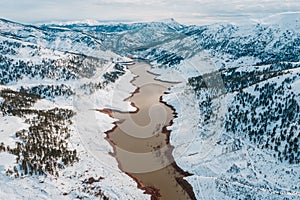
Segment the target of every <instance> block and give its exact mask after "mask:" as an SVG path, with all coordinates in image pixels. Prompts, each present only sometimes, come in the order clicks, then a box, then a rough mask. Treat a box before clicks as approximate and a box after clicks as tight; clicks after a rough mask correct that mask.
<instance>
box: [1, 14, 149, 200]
mask: <svg viewBox="0 0 300 200" xmlns="http://www.w3.org/2000/svg"><path fill="white" fill-rule="evenodd" d="M0 34H1V36H0V49H1V50H0V52H1V53H0V66H1V67H0V108H1V111H0V132H1V133H0V135H1V137H0V160H1V161H0V171H1V173H0V182H1V186H4V185H5V187H0V197H1V199H2V198H4V199H32V198H39V199H52V198H57V199H74V198H78V199H82V198H101V199H108V197H109V198H110V199H119V198H121V197H122V198H124V199H127V198H129V197H128V196H129V195H130V197H134V198H138V199H145V198H147V195H144V194H143V192H142V191H141V190H137V189H136V183H135V182H134V181H133V180H131V179H130V178H129V177H127V176H126V175H125V174H123V173H122V172H121V171H120V170H119V168H118V164H117V162H116V160H115V158H113V157H112V156H110V155H109V152H111V151H112V148H111V146H110V145H109V143H108V142H107V141H106V140H105V134H104V132H105V131H107V130H109V129H110V128H111V127H112V126H113V125H112V122H113V119H111V118H109V117H107V116H106V115H105V114H102V113H99V112H97V111H95V110H93V109H96V108H97V109H101V108H104V107H105V106H107V105H110V104H111V100H110V96H112V95H115V97H117V99H118V98H119V99H120V100H119V101H120V103H119V104H114V106H118V105H119V106H120V107H121V109H126V108H127V107H128V109H130V107H129V105H127V104H126V103H122V101H121V100H122V99H124V98H126V97H127V96H126V95H127V94H128V93H130V92H131V90H134V89H135V88H134V87H133V86H132V85H131V84H130V83H129V81H130V80H131V79H132V78H133V75H132V74H131V73H130V72H129V71H128V70H126V69H125V68H124V66H122V65H120V64H118V62H121V61H126V62H127V61H128V59H127V58H123V57H121V56H118V55H116V54H114V53H112V52H110V51H102V50H101V42H100V41H99V40H97V39H94V38H92V37H90V36H87V35H85V34H83V33H80V32H75V31H66V30H63V29H49V28H44V29H42V28H38V27H35V26H28V25H22V24H18V23H14V22H10V21H7V20H1V25H0ZM120 76H122V78H120ZM119 85H128V86H127V88H124V90H120V91H119V93H118V92H114V88H115V87H118V88H119ZM127 90H129V91H127ZM87 116H91V119H90V120H89V122H90V123H91V124H88V123H84V124H83V123H81V122H82V121H85V120H82V119H86V117H87ZM99 133H101V134H99ZM82 138H83V139H82ZM95 141H96V142H95ZM87 146H88V147H90V148H91V149H96V150H97V151H96V153H97V154H96V153H95V152H93V151H92V152H88V151H87V148H86V147H87ZM95 147H97V148H95ZM99 149H101V151H100V152H99ZM90 151H91V150H90ZM99 157H100V158H101V160H100V161H99ZM110 174H114V176H110ZM27 187H30V191H29V192H28V191H27V189H28V188H27ZM26 188H27V189H26ZM37 188H39V189H37ZM131 190H132V191H131ZM25 191H26V192H25ZM129 191H130V192H129Z"/></svg>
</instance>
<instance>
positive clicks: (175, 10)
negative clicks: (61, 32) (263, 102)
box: [0, 0, 300, 24]
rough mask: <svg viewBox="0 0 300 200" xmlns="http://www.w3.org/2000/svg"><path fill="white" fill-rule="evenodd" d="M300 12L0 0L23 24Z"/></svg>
mask: <svg viewBox="0 0 300 200" xmlns="http://www.w3.org/2000/svg"><path fill="white" fill-rule="evenodd" d="M279 13H300V0H181V1H179V0H0V17H1V18H6V19H10V20H14V21H18V22H23V23H43V22H53V21H56V22H57V21H74V20H85V19H90V20H100V21H155V20H163V19H168V18H174V19H175V20H177V21H179V22H181V23H185V24H207V23H212V22H224V21H225V22H241V21H244V20H245V21H249V20H253V21H255V20H261V19H263V18H265V17H268V16H273V15H278V14H279Z"/></svg>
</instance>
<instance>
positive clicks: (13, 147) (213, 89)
mask: <svg viewBox="0 0 300 200" xmlns="http://www.w3.org/2000/svg"><path fill="white" fill-rule="evenodd" d="M269 20H270V21H272V23H269V22H267V21H266V22H265V23H264V24H254V25H253V24H249V25H240V26H236V25H232V24H224V23H222V24H212V25H206V26H185V25H181V24H179V23H177V22H176V21H174V20H169V21H165V22H152V23H132V24H113V25H87V24H67V25H58V24H48V25H47V24H46V25H42V26H39V27H37V26H29V25H22V24H19V23H15V22H10V21H7V20H0V66H1V67H0V84H1V85H0V102H1V103H0V107H1V111H0V118H1V121H0V134H1V135H3V136H1V137H0V138H1V139H0V144H1V145H0V158H1V159H0V160H1V161H0V170H1V172H2V173H1V175H0V177H1V178H0V183H4V182H5V183H6V184H7V185H8V187H7V188H2V187H0V195H3V196H4V197H7V198H8V196H5V195H7V194H9V193H14V195H15V196H14V197H15V198H20V197H22V195H23V197H24V196H25V197H26V198H30V197H32V196H35V197H39V198H44V199H47V198H58V199H65V198H66V199H73V198H95V197H101V198H102V199H106V198H109V199H149V198H150V197H149V196H148V195H145V194H143V191H142V190H140V189H137V188H136V183H135V182H134V181H133V180H132V179H131V178H130V177H128V176H127V175H126V174H124V173H122V172H121V171H120V170H119V168H118V163H117V161H116V160H115V159H114V157H112V156H110V155H109V153H110V152H112V147H111V146H110V144H109V143H108V142H107V141H106V140H105V135H104V132H105V131H107V130H109V129H111V128H112V127H113V124H112V123H113V122H114V121H115V119H112V118H110V117H108V116H106V115H104V114H102V113H99V112H95V109H97V110H100V109H103V108H113V109H117V110H120V111H134V110H135V108H134V107H132V106H131V105H130V103H129V102H124V101H123V100H124V99H125V98H127V97H128V96H130V95H131V93H132V92H133V91H134V90H135V89H136V88H135V87H134V86H133V85H132V84H131V83H130V81H132V79H133V77H134V75H133V74H131V73H130V72H129V71H128V70H127V69H126V67H125V66H123V65H122V64H124V62H130V60H129V59H128V58H126V57H123V56H132V57H135V58H143V59H147V60H149V61H150V62H151V64H152V65H153V68H152V70H151V72H153V73H155V74H160V76H159V77H158V79H160V80H166V81H174V82H180V83H178V84H176V85H175V86H174V87H172V88H170V90H169V92H168V93H167V94H165V95H164V96H163V100H164V101H165V102H166V103H167V104H169V105H171V106H173V107H174V109H175V110H176V113H177V118H176V119H175V120H174V121H173V124H172V125H171V126H169V127H168V128H167V129H169V130H171V131H172V132H171V135H170V144H171V145H172V146H173V147H174V150H173V157H174V159H175V161H176V163H177V165H178V166H179V167H180V168H181V169H183V170H184V171H186V172H188V173H190V174H191V176H189V177H187V178H185V179H186V180H187V181H188V182H189V183H190V184H191V185H192V187H193V190H194V193H195V195H196V198H197V199H238V198H239V199H270V200H271V199H299V198H300V185H299V182H300V168H299V164H300V138H299V137H300V132H299V130H300V114H299V109H300V98H299V97H300V96H299V95H300V89H299V88H300V78H299V77H300V60H299V58H300V49H299V48H300V39H299V38H300V29H299V27H300V21H299V20H298V18H296V17H288V16H284V17H282V18H276V19H269ZM112 98H113V101H114V102H112V101H111V99H112ZM33 143H34V144H38V145H32V144H33ZM52 182H54V183H52ZM39 183H43V184H42V185H43V186H40V185H39ZM24 185H30V186H33V187H30V188H41V187H42V188H43V189H41V191H40V190H39V189H31V191H32V194H22V191H24V190H25V187H26V186H24ZM18 187H21V190H20V191H16V189H15V188H18ZM22 189H24V190H22ZM26 195H27V196H26ZM30 195H32V196H30Z"/></svg>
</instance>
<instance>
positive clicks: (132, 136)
mask: <svg viewBox="0 0 300 200" xmlns="http://www.w3.org/2000/svg"><path fill="white" fill-rule="evenodd" d="M150 68H151V66H150V65H149V64H147V63H145V62H138V63H136V64H134V65H131V66H129V67H128V69H129V70H130V71H131V72H132V73H133V74H135V75H137V77H136V78H135V79H134V80H133V81H132V84H134V85H135V86H137V87H138V89H137V90H136V91H135V92H134V93H133V94H132V96H131V97H129V98H128V99H126V101H130V102H132V105H134V106H135V107H137V108H138V110H137V112H130V113H129V112H128V113H127V112H126V113H124V112H123V113H122V112H118V111H111V110H106V111H104V112H106V113H107V112H109V114H110V115H111V116H112V117H113V118H116V119H119V121H118V122H117V123H115V125H116V126H115V127H114V129H112V130H111V131H108V132H107V139H108V141H109V142H110V143H111V144H112V145H113V147H114V156H115V157H116V159H117V160H118V163H119V167H120V169H121V170H122V171H124V172H125V173H126V174H128V175H129V176H130V177H132V178H133V179H134V180H135V181H136V182H137V183H138V187H139V188H140V189H143V190H145V192H146V193H148V194H151V199H162V200H177V199H178V200H187V199H195V197H194V193H193V190H192V187H191V186H190V184H188V183H187V182H186V181H185V180H183V179H182V178H183V177H185V176H187V175H188V173H185V172H184V171H182V170H181V169H180V168H179V167H178V166H177V165H176V163H175V161H174V159H173V156H172V149H173V148H172V146H171V145H170V144H169V134H171V133H170V132H169V131H167V130H166V126H169V125H171V124H172V120H173V119H174V117H175V112H174V110H173V109H172V108H171V107H170V106H168V105H166V104H165V103H163V102H162V101H161V96H162V95H163V94H164V93H165V92H167V91H168V88H170V87H171V86H172V85H173V84H172V83H169V82H162V81H158V80H155V77H156V76H157V75H155V74H151V73H149V72H148V70H149V69H150Z"/></svg>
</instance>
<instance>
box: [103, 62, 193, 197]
mask: <svg viewBox="0 0 300 200" xmlns="http://www.w3.org/2000/svg"><path fill="white" fill-rule="evenodd" d="M142 62H144V63H146V64H148V65H149V66H150V67H151V68H153V66H152V65H151V64H150V63H149V62H146V61H145V60H143V61H142ZM151 68H150V69H151ZM127 69H128V67H127ZM131 73H133V72H131ZM146 73H149V74H152V75H154V76H160V74H155V73H152V72H150V71H149V70H146ZM138 77H139V75H136V76H135V77H134V78H133V79H132V80H131V81H130V83H131V84H133V85H134V86H135V87H136V89H135V91H133V92H132V93H131V94H130V96H129V97H127V98H125V99H124V100H123V101H128V100H129V99H130V98H131V97H133V96H134V95H135V94H138V93H140V88H139V87H138V86H137V85H135V84H134V83H133V82H134V81H135V80H136V79H137V78H138ZM154 80H155V81H159V82H165V83H170V84H177V83H176V82H168V81H161V80H157V79H156V77H155V78H154ZM179 83H180V82H179ZM169 90H170V87H168V88H167V91H165V92H164V93H163V94H166V93H168V91H169ZM163 94H162V95H161V96H160V97H159V102H160V103H162V104H164V105H165V106H167V107H169V108H170V109H171V110H172V119H171V120H170V122H169V123H168V124H166V125H165V126H163V127H162V131H161V132H162V134H165V135H166V138H165V140H166V141H165V142H166V144H167V145H170V135H171V132H172V131H171V130H168V129H167V127H169V126H172V124H173V123H174V121H173V120H174V119H176V118H177V117H178V113H177V112H176V110H175V108H174V107H173V106H172V105H169V104H167V102H165V101H163ZM130 103H131V105H132V106H133V107H135V108H136V111H127V112H122V111H119V110H114V109H101V110H98V111H99V112H102V113H104V114H107V115H109V116H110V117H112V118H114V116H113V112H117V113H123V114H131V113H137V112H139V110H140V109H139V107H138V106H137V105H135V103H134V102H130ZM114 119H117V118H114ZM121 122H122V120H118V121H115V122H113V123H112V124H114V127H113V128H112V129H110V130H108V131H106V132H105V134H106V138H105V139H106V140H107V141H108V142H109V144H110V145H111V146H112V147H113V152H111V153H110V155H112V156H113V157H114V158H115V159H116V160H117V162H118V167H119V169H120V170H121V171H122V172H124V173H125V174H126V175H128V176H129V177H131V178H132V179H133V180H134V181H135V182H136V183H137V187H138V188H139V189H141V190H143V191H144V194H149V195H151V200H159V199H160V197H161V195H160V193H159V189H158V188H155V187H153V186H145V185H144V184H143V183H142V181H141V180H139V179H138V178H137V177H134V176H133V175H131V174H130V173H128V172H126V171H124V170H123V167H122V164H121V162H120V160H119V159H118V158H117V156H116V144H115V143H114V142H113V141H112V140H111V139H110V134H111V133H112V132H114V131H115V129H116V128H117V127H118V124H119V123H121ZM170 147H171V148H170V149H169V150H168V151H167V152H165V154H167V157H168V158H171V160H172V163H171V164H170V165H171V166H172V167H173V168H174V170H176V171H177V172H178V173H179V174H180V175H182V177H181V176H179V177H176V176H175V177H174V178H175V180H176V182H177V183H178V184H179V185H180V186H181V187H182V189H183V190H184V191H185V192H186V193H187V194H188V196H189V197H190V198H191V199H192V200H194V199H196V197H195V194H194V191H193V188H192V186H191V185H190V184H189V183H188V182H187V181H186V180H184V177H187V176H191V175H192V174H190V173H189V172H186V171H184V170H183V169H181V168H180V167H179V166H178V165H177V164H176V162H175V159H174V157H173V155H172V152H173V149H174V147H173V146H172V145H170Z"/></svg>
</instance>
